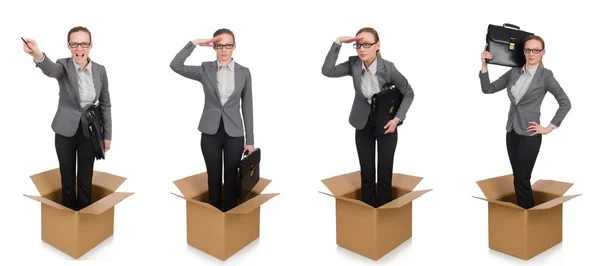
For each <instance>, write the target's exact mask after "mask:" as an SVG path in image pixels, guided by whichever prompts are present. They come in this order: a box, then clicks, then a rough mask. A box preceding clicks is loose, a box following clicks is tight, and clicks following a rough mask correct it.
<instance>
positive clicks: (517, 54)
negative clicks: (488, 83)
mask: <svg viewBox="0 0 600 266" xmlns="http://www.w3.org/2000/svg"><path fill="white" fill-rule="evenodd" d="M529 35H533V33H530V32H526V31H522V30H521V28H519V27H518V26H516V25H513V24H508V23H505V24H504V25H502V26H496V25H491V24H490V25H488V31H487V34H486V36H485V41H486V43H487V44H488V46H487V49H486V50H487V51H488V52H490V53H491V54H492V57H493V58H492V59H486V61H487V63H488V64H492V65H500V66H507V67H522V66H523V65H525V53H524V52H523V49H524V46H525V38H527V36H529Z"/></svg>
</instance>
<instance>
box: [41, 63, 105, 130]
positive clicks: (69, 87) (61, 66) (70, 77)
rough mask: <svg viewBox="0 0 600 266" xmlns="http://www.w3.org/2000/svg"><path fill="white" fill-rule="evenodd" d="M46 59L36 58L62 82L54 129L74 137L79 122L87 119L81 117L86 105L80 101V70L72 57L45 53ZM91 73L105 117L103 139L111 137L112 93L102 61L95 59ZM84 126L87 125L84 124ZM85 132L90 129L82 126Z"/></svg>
mask: <svg viewBox="0 0 600 266" xmlns="http://www.w3.org/2000/svg"><path fill="white" fill-rule="evenodd" d="M44 57H45V58H44V60H43V61H41V62H39V63H38V62H36V66H37V67H39V68H40V69H41V70H42V72H43V73H44V74H45V75H46V76H48V77H52V78H55V79H56V80H57V81H58V86H59V99H58V110H57V111H56V114H55V115H54V120H53V121H52V129H53V130H54V132H55V133H56V134H59V135H62V136H65V137H72V136H74V135H75V133H77V127H78V126H79V123H83V121H85V120H84V119H82V115H83V108H81V105H80V103H79V85H78V83H77V73H76V72H75V71H76V69H75V66H73V59H72V58H70V57H69V58H60V59H58V60H56V63H55V62H52V60H50V58H48V56H47V55H46V54H44ZM92 76H93V77H94V88H95V89H96V98H95V99H94V102H96V101H98V102H99V104H98V106H99V108H100V111H101V112H102V118H103V119H104V139H106V140H111V139H112V116H111V103H110V93H109V92H108V77H107V76H106V69H105V68H104V66H103V65H100V64H98V63H96V62H95V61H92ZM82 126H83V128H84V129H85V128H86V126H85V125H83V124H82ZM83 133H84V134H85V135H86V136H89V133H88V132H87V130H83Z"/></svg>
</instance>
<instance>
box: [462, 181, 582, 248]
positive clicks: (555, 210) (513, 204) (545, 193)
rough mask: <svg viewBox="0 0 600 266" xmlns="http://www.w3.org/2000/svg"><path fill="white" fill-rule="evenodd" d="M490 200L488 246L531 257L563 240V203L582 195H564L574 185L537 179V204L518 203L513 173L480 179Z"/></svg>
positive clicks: (486, 199)
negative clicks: (520, 204) (529, 206)
mask: <svg viewBox="0 0 600 266" xmlns="http://www.w3.org/2000/svg"><path fill="white" fill-rule="evenodd" d="M477 185H479V188H480V189H481V191H482V192H483V194H484V195H485V199H484V198H480V197H474V198H477V199H481V200H485V201H487V202H488V241H489V248H490V249H493V250H496V251H499V252H502V253H505V254H508V255H511V256H514V257H517V258H520V259H523V260H529V259H531V258H533V257H535V256H536V255H538V254H540V253H542V252H544V251H545V250H547V249H549V248H551V247H553V246H555V245H556V244H558V243H560V242H562V211H563V206H562V204H563V203H564V202H566V201H568V200H570V199H572V198H575V197H577V196H580V195H581V194H579V195H572V196H563V195H564V194H565V193H566V192H567V190H569V188H571V186H572V185H573V184H571V183H564V182H559V181H553V180H538V181H536V182H535V183H534V184H533V185H532V186H531V187H532V190H533V197H534V203H535V206H534V207H532V208H530V209H527V210H526V209H523V208H521V207H519V206H518V205H517V198H516V194H515V189H514V185H513V175H505V176H499V177H494V178H489V179H485V180H481V181H478V182H477Z"/></svg>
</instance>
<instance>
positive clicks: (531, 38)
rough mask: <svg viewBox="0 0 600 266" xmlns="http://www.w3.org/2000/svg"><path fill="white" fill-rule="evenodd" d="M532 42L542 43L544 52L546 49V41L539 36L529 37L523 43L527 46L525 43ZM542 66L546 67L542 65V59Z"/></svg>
mask: <svg viewBox="0 0 600 266" xmlns="http://www.w3.org/2000/svg"><path fill="white" fill-rule="evenodd" d="M531 40H536V41H539V42H541V43H542V51H543V50H544V49H546V43H545V42H544V39H542V37H540V36H537V35H529V36H527V38H525V41H524V42H523V46H525V43H527V42H528V41H531ZM540 66H542V67H544V63H542V58H540Z"/></svg>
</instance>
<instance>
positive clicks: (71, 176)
mask: <svg viewBox="0 0 600 266" xmlns="http://www.w3.org/2000/svg"><path fill="white" fill-rule="evenodd" d="M54 145H55V147H56V155H57V156H58V163H59V167H60V176H61V184H62V205H63V206H65V207H67V208H70V209H72V210H75V211H78V210H81V209H83V208H85V207H87V206H88V205H90V204H91V202H92V176H93V174H94V162H95V160H96V158H95V155H94V146H93V145H92V140H91V139H90V138H88V137H86V136H85V135H84V134H83V129H82V127H81V123H79V128H77V132H76V133H75V135H74V136H72V137H65V136H61V135H59V134H55V137H54ZM75 185H77V193H76V192H75Z"/></svg>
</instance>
